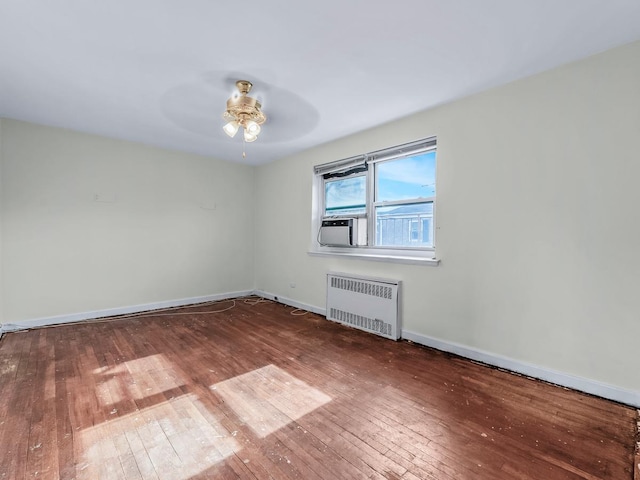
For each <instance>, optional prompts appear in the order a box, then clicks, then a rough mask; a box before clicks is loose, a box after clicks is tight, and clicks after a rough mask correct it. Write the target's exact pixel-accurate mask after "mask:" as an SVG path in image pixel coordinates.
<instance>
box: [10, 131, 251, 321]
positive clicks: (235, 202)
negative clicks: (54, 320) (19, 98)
mask: <svg viewBox="0 0 640 480" xmlns="http://www.w3.org/2000/svg"><path fill="white" fill-rule="evenodd" d="M1 147H2V149H1V150H0V151H2V156H1V157H0V161H1V162H2V163H1V168H0V172H1V175H2V195H1V198H2V200H1V202H2V203H1V204H0V208H1V210H0V213H1V215H0V218H1V219H2V227H1V228H2V245H1V247H2V250H1V252H0V259H1V262H2V263H1V267H2V276H3V278H4V288H3V289H2V290H3V299H2V300H3V301H2V315H3V322H5V323H17V324H19V323H20V322H21V321H24V320H29V319H37V318H42V317H51V316H56V315H68V314H73V313H76V312H88V311H95V310H103V309H111V308H118V307H126V306H131V305H140V304H148V303H155V302H162V301H168V300H179V299H184V298H191V297H198V296H206V295H212V294H218V293H226V292H234V291H242V290H251V289H252V287H253V237H254V235H253V203H254V202H253V192H252V187H253V169H252V168H251V167H248V166H242V165H239V164H232V163H226V162H222V161H217V160H215V159H212V158H205V157H200V156H196V155H189V154H184V153H177V152H170V151H166V150H161V149H156V148H151V147H146V146H143V145H137V144H133V143H128V142H122V141H117V140H111V139H107V138H103V137H97V136H92V135H86V134H81V133H75V132H71V131H66V130H62V129H56V128H49V127H42V126H37V125H33V124H28V123H23V122H18V121H13V120H2V145H1Z"/></svg>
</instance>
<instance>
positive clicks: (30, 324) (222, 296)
mask: <svg viewBox="0 0 640 480" xmlns="http://www.w3.org/2000/svg"><path fill="white" fill-rule="evenodd" d="M252 293H253V291H252V290H244V291H240V292H228V293H216V294H213V295H203V296H201V297H191V298H180V299H177V300H166V301H163V302H156V303H145V304H142V305H131V306H128V307H117V308H108V309H105V310H94V311H91V312H79V313H72V314H69V315H56V316H54V317H43V318H34V319H31V320H25V321H23V322H20V323H5V324H2V326H1V327H0V337H1V336H2V334H3V333H6V332H15V331H18V330H26V329H29V328H37V327H46V326H49V325H61V324H65V323H73V322H81V321H83V320H96V319H99V318H104V317H113V316H116V315H127V314H130V313H139V312H148V311H153V310H159V309H163V308H170V307H184V306H186V305H193V304H196V303H204V302H214V301H218V300H227V299H231V298H238V297H246V296H247V295H251V294H252Z"/></svg>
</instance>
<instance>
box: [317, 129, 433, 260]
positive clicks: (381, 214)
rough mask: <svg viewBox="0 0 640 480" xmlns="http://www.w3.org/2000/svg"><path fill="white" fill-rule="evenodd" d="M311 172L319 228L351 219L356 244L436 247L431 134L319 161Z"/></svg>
mask: <svg viewBox="0 0 640 480" xmlns="http://www.w3.org/2000/svg"><path fill="white" fill-rule="evenodd" d="M315 174H316V182H317V183H316V184H317V185H318V187H320V186H321V187H320V188H317V192H318V194H319V196H320V197H321V198H318V202H317V203H318V205H319V208H320V209H321V211H320V212H319V215H318V216H317V217H318V225H317V226H318V228H321V227H320V225H321V224H320V222H321V221H322V220H327V219H329V218H331V219H335V218H353V219H354V225H356V224H357V226H358V230H359V232H358V238H359V241H358V243H357V245H354V246H356V247H360V248H363V249H367V248H369V249H376V248H377V249H394V250H396V249H413V250H427V251H433V250H434V248H435V244H434V237H435V235H434V225H435V222H434V211H435V199H436V140H435V138H429V139H426V140H421V141H418V142H413V143H410V144H406V145H400V146H397V147H392V148H389V149H385V150H381V151H377V152H373V153H369V154H365V155H360V156H357V157H352V158H348V159H344V160H339V161H337V162H332V163H328V164H324V165H318V166H316V167H315ZM363 229H364V231H363Z"/></svg>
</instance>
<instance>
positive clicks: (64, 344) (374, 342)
mask: <svg viewBox="0 0 640 480" xmlns="http://www.w3.org/2000/svg"><path fill="white" fill-rule="evenodd" d="M234 305H235V306H234ZM232 306H234V308H230V309H228V310H226V311H224V312H220V313H197V312H199V311H200V312H203V311H209V312H211V311H215V310H224V309H226V308H227V307H232ZM291 312H292V309H291V308H289V307H286V306H284V305H280V304H276V303H258V304H255V303H254V302H250V303H245V302H244V301H243V300H242V299H238V300H236V301H235V302H231V301H228V302H223V303H218V304H215V305H208V306H207V305H205V306H199V307H197V308H190V309H181V310H175V311H171V312H165V313H164V315H163V316H147V317H138V318H127V319H119V320H110V321H101V322H87V323H81V324H75V325H65V326H58V327H53V328H41V329H37V330H31V331H26V332H16V333H10V334H6V335H5V336H4V337H3V338H2V340H0V392H1V401H0V479H2V480H5V479H23V478H25V479H26V478H43V479H58V478H60V479H91V480H94V479H109V480H111V479H178V480H185V479H195V478H215V479H233V478H241V479H256V478H257V479H293V478H297V479H365V478H373V479H390V480H398V479H406V480H416V479H437V480H442V479H491V480H501V479H508V480H514V479H544V480H560V479H591V480H594V479H615V480H622V479H625V480H632V479H633V478H634V468H636V467H634V446H635V435H636V422H637V418H636V417H637V412H636V410H634V409H633V408H629V407H625V406H622V405H618V404H616V403H613V402H609V401H605V400H602V399H598V398H594V397H590V396H588V395H583V394H580V393H577V392H573V391H569V390H566V389H563V388H559V387H554V386H551V385H548V384H545V383H543V382H538V381H534V380H531V379H527V378H523V377H521V376H517V375H512V374H509V373H506V372H502V371H499V370H496V369H492V368H488V367H485V366H482V365H478V364H475V363H472V362H470V361H467V360H464V359H461V358H458V357H455V356H450V355H447V354H444V353H442V352H438V351H435V350H431V349H427V348H423V347H420V346H417V345H413V344H411V343H407V342H392V341H390V340H385V339H382V338H379V337H375V336H372V335H369V334H366V333H363V332H360V331H357V330H353V329H349V328H346V327H342V326H340V325H337V324H335V323H332V322H329V321H327V320H325V319H324V318H323V317H320V316H317V315H314V314H307V315H304V316H293V315H291ZM177 313H180V315H178V314H177ZM636 474H637V472H636Z"/></svg>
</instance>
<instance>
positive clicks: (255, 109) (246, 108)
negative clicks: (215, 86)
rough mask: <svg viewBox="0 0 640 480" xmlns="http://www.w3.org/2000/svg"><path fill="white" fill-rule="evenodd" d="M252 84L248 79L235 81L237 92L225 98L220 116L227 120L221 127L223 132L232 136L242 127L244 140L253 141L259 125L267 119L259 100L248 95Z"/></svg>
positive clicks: (260, 128)
mask: <svg viewBox="0 0 640 480" xmlns="http://www.w3.org/2000/svg"><path fill="white" fill-rule="evenodd" d="M252 86H253V84H252V83H251V82H249V81H248V80H238V81H237V82H236V87H237V88H238V92H237V93H234V94H233V95H232V96H231V98H229V100H227V109H226V110H225V112H224V113H223V114H222V118H223V119H224V120H225V121H226V122H227V123H226V124H225V125H224V127H222V129H223V130H224V132H225V133H226V134H227V135H229V136H230V137H231V138H233V137H234V136H235V135H236V133H238V130H239V129H240V127H242V129H243V131H244V141H245V142H255V141H256V140H257V139H258V134H259V133H260V131H261V130H262V127H261V125H262V124H263V123H264V122H266V121H267V116H266V115H265V114H264V113H263V112H262V110H261V108H262V105H261V104H260V102H259V101H258V100H256V99H255V98H253V97H250V96H248V93H249V92H250V91H251V87H252Z"/></svg>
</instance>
